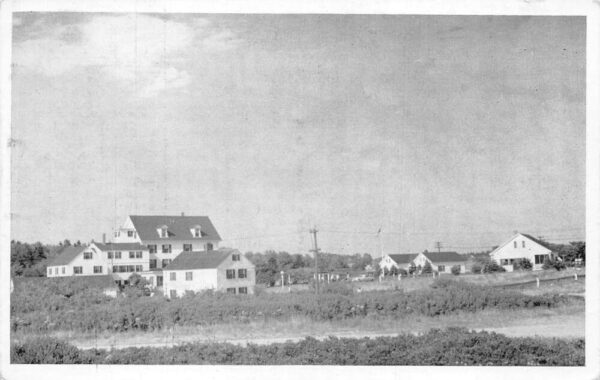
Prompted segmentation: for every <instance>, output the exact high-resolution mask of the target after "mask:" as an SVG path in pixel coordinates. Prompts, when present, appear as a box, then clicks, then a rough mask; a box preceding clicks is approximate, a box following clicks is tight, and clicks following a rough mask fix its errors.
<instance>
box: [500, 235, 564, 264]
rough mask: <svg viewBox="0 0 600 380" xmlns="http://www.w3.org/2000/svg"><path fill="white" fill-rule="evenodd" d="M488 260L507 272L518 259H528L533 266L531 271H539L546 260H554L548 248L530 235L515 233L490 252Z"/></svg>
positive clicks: (552, 253) (554, 256) (554, 255)
mask: <svg viewBox="0 0 600 380" xmlns="http://www.w3.org/2000/svg"><path fill="white" fill-rule="evenodd" d="M490 258H491V259H492V260H494V261H495V262H497V263H498V264H500V265H502V266H503V267H504V269H506V270H507V271H512V269H513V266H512V264H513V263H514V262H515V261H517V260H520V259H524V258H525V259H528V260H529V261H531V263H532V264H533V270H540V269H542V266H543V265H544V260H546V258H552V259H555V258H556V254H555V253H554V252H552V249H551V248H550V246H549V245H548V244H547V243H545V242H543V241H541V240H539V239H536V238H534V237H533V236H531V235H527V234H523V233H516V234H515V235H514V236H513V237H512V238H510V239H509V240H507V241H506V242H504V243H503V244H502V245H500V246H499V247H498V248H496V249H495V250H493V251H492V252H490Z"/></svg>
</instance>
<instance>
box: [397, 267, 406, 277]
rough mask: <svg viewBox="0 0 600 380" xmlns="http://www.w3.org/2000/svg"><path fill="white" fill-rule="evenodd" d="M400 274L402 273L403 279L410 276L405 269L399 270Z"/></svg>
mask: <svg viewBox="0 0 600 380" xmlns="http://www.w3.org/2000/svg"><path fill="white" fill-rule="evenodd" d="M398 272H400V275H401V276H402V277H406V276H408V272H407V271H406V269H404V268H400V270H399V271H398Z"/></svg>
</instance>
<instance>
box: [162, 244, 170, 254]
mask: <svg viewBox="0 0 600 380" xmlns="http://www.w3.org/2000/svg"><path fill="white" fill-rule="evenodd" d="M162 253H171V244H163V246H162Z"/></svg>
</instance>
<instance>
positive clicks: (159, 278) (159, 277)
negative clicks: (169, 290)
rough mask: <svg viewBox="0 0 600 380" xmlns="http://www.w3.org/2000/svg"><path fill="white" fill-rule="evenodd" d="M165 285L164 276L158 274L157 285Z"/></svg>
mask: <svg viewBox="0 0 600 380" xmlns="http://www.w3.org/2000/svg"><path fill="white" fill-rule="evenodd" d="M162 285H163V277H162V276H156V286H157V287H159V286H162Z"/></svg>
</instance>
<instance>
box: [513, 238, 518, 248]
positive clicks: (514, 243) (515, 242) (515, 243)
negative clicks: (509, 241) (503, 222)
mask: <svg viewBox="0 0 600 380" xmlns="http://www.w3.org/2000/svg"><path fill="white" fill-rule="evenodd" d="M513 245H514V246H515V248H517V241H516V240H515V241H513Z"/></svg>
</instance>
